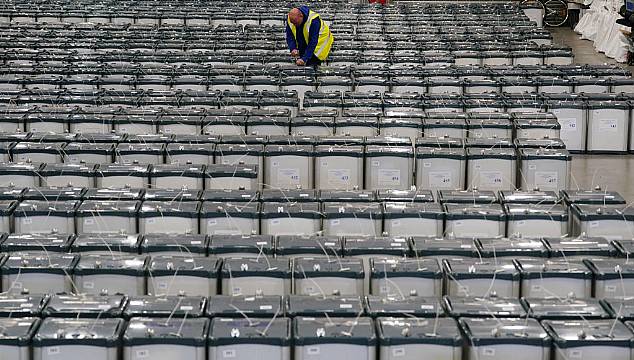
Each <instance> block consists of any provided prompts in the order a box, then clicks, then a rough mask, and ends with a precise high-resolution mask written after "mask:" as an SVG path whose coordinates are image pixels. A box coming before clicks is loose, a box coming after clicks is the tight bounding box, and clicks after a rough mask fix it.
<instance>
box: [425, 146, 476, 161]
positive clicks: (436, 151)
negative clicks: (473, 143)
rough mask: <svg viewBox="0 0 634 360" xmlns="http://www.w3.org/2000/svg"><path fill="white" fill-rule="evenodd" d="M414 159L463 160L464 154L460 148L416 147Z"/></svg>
mask: <svg viewBox="0 0 634 360" xmlns="http://www.w3.org/2000/svg"><path fill="white" fill-rule="evenodd" d="M416 158H417V159H452V160H465V159H466V152H465V150H464V149H462V148H439V147H417V148H416Z"/></svg>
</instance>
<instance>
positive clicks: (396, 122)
mask: <svg viewBox="0 0 634 360" xmlns="http://www.w3.org/2000/svg"><path fill="white" fill-rule="evenodd" d="M421 125H422V123H421V120H420V119H418V118H402V117H396V116H395V117H382V118H381V119H379V126H380V127H381V128H382V129H383V128H393V127H407V128H415V129H420V128H421Z"/></svg>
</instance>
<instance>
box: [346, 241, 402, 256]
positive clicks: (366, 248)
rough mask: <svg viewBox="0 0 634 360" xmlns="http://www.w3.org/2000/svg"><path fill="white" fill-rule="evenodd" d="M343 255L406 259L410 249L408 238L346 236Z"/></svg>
mask: <svg viewBox="0 0 634 360" xmlns="http://www.w3.org/2000/svg"><path fill="white" fill-rule="evenodd" d="M343 253H344V255H345V256H346V257H347V256H358V255H376V256H377V257H380V256H400V257H404V256H408V255H410V248H409V242H408V239H407V237H400V236H346V237H345V238H344V242H343Z"/></svg>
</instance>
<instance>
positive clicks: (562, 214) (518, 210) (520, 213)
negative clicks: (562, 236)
mask: <svg viewBox="0 0 634 360" xmlns="http://www.w3.org/2000/svg"><path fill="white" fill-rule="evenodd" d="M504 208H505V210H506V214H507V217H508V219H509V221H518V220H551V221H560V222H567V221H568V211H567V209H566V208H565V207H564V206H563V205H559V204H554V205H546V204H505V205H504Z"/></svg>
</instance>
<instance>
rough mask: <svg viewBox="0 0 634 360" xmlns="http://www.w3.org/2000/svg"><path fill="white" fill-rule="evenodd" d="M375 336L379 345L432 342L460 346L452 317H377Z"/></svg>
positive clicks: (457, 329) (460, 341)
mask: <svg viewBox="0 0 634 360" xmlns="http://www.w3.org/2000/svg"><path fill="white" fill-rule="evenodd" d="M377 336H378V338H379V344H380V346H395V345H410V344H433V345H441V346H453V347H461V346H462V343H463V341H462V335H461V334H460V328H459V327H458V324H457V323H456V320H454V319H448V318H436V319H415V318H414V319H413V318H405V317H398V318H393V317H389V318H379V319H378V320H377Z"/></svg>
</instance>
